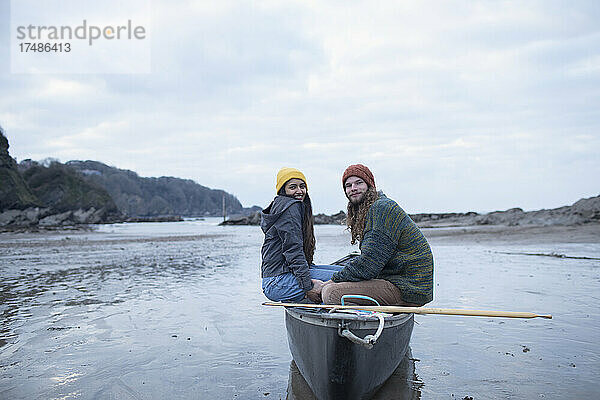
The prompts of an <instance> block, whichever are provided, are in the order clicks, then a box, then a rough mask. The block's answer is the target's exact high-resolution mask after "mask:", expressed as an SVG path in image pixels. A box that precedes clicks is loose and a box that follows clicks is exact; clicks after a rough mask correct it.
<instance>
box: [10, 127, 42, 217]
mask: <svg viewBox="0 0 600 400" xmlns="http://www.w3.org/2000/svg"><path fill="white" fill-rule="evenodd" d="M8 148H9V144H8V139H7V138H6V136H4V130H3V129H2V127H1V126H0V211H3V210H9V209H10V210H24V209H26V208H29V207H40V206H42V203H41V202H40V200H39V199H37V198H36V197H35V196H34V195H33V193H31V190H30V189H29V187H28V186H27V184H26V183H25V181H24V180H23V178H22V177H21V175H20V174H19V171H18V170H17V163H16V161H15V160H14V159H13V158H12V157H11V156H10V155H9V153H8Z"/></svg>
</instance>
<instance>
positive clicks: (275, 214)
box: [261, 168, 337, 303]
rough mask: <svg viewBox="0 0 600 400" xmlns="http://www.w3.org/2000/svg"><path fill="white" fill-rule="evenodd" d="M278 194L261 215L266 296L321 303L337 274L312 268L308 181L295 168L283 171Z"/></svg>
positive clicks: (324, 269)
mask: <svg viewBox="0 0 600 400" xmlns="http://www.w3.org/2000/svg"><path fill="white" fill-rule="evenodd" d="M275 190H276V193H277V196H275V199H274V200H273V201H272V202H271V204H269V206H268V207H267V208H265V209H264V210H263V211H262V214H261V216H262V219H261V228H262V230H263V232H264V234H265V241H264V243H263V246H262V249H261V256H262V265H261V277H262V289H263V293H264V294H265V296H267V298H269V299H270V300H273V301H285V302H300V301H307V300H310V301H313V302H316V303H319V302H320V301H321V299H320V291H321V290H320V289H321V286H322V284H323V281H324V280H328V279H330V277H331V275H333V273H334V272H335V270H330V268H329V267H328V266H315V265H313V255H314V252H315V233H314V225H313V215H312V203H311V201H310V197H309V196H308V185H307V180H306V177H305V176H304V174H303V173H302V172H300V171H299V170H297V169H295V168H282V169H281V170H279V172H278V173H277V178H276V181H275ZM336 270H337V269H336ZM307 298H308V299H307Z"/></svg>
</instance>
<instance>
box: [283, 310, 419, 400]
mask: <svg viewBox="0 0 600 400" xmlns="http://www.w3.org/2000/svg"><path fill="white" fill-rule="evenodd" d="M383 321H384V324H383V328H382V330H381V333H380V335H379V337H378V338H377V340H376V342H375V343H374V344H371V345H370V346H369V344H370V343H369V341H368V340H367V341H364V339H365V338H367V339H368V338H369V336H368V335H375V334H376V333H377V331H378V329H379V325H380V320H379V319H378V318H375V319H374V318H373V317H368V316H365V315H353V314H346V313H341V312H334V313H327V312H324V311H314V310H309V309H301V308H286V312H285V323H286V328H287V335H288V344H289V347H290V352H291V353H292V357H293V359H294V362H295V363H296V365H297V366H298V370H299V371H300V373H301V374H302V376H303V378H304V379H305V380H306V383H307V384H308V386H309V387H310V388H311V390H312V392H313V393H314V395H315V397H316V398H317V399H319V400H330V399H331V400H334V399H345V400H353V399H369V398H371V397H372V396H373V395H374V394H375V392H376V391H377V390H378V389H379V388H380V387H381V386H382V385H383V384H384V383H385V381H386V380H387V379H388V378H389V377H390V376H391V375H392V373H393V372H394V371H395V370H396V368H398V365H399V364H400V362H401V361H402V359H403V358H404V355H405V354H406V351H407V348H408V345H409V342H410V336H411V334H412V329H413V324H414V319H413V314H397V315H393V316H387V317H385V318H383ZM361 339H362V340H363V341H364V342H363V341H361ZM369 347H370V348H369Z"/></svg>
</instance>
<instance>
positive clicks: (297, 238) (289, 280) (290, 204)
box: [261, 164, 433, 306]
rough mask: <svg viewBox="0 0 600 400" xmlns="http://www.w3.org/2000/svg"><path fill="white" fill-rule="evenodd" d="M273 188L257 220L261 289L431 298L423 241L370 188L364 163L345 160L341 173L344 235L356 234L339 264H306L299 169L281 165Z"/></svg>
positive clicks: (324, 298)
mask: <svg viewBox="0 0 600 400" xmlns="http://www.w3.org/2000/svg"><path fill="white" fill-rule="evenodd" d="M275 188H276V192H277V196H276V197H275V199H274V200H273V202H272V203H271V204H270V205H269V206H268V207H267V208H266V209H264V210H263V212H262V221H261V228H262V230H263V232H264V233H265V241H264V244H263V246H262V251H261V253H262V273H261V275H262V289H263V292H264V294H265V296H267V297H268V298H269V299H270V300H273V301H282V302H308V301H310V302H313V303H321V302H323V303H325V304H340V302H341V298H342V296H343V295H346V294H352V295H362V296H369V297H371V298H373V299H375V300H377V302H379V304H381V305H401V306H422V305H424V304H426V303H428V302H430V301H431V300H432V299H433V255H432V253H431V248H430V247H429V244H428V243H427V240H426V239H425V237H424V236H423V234H422V233H421V231H420V230H419V228H418V227H417V225H416V224H415V223H414V222H413V221H412V219H411V218H410V217H409V216H408V214H406V212H404V210H402V208H400V207H399V206H398V204H397V203H396V202H395V201H393V200H391V199H388V198H387V197H386V196H385V195H384V194H383V193H382V192H377V191H376V188H375V178H374V177H373V174H372V173H371V171H370V170H369V168H367V167H366V166H364V165H362V164H356V165H351V166H349V167H348V168H347V169H346V170H345V171H344V174H343V175H342V188H343V190H344V192H345V194H346V197H347V198H348V214H347V225H348V228H349V229H350V233H351V235H352V239H351V243H352V244H355V243H356V242H357V241H358V242H359V247H360V250H361V254H360V255H359V256H357V257H356V258H355V259H354V260H353V261H352V262H351V263H350V264H348V265H347V266H345V267H341V266H337V265H314V264H313V254H314V252H315V235H314V226H313V215H312V204H311V201H310V197H309V196H308V185H307V180H306V177H305V176H304V174H303V173H302V172H300V171H298V170H297V169H294V168H283V169H281V170H280V171H279V172H278V173H277V181H276V185H275ZM352 302H353V303H358V304H368V302H365V301H363V300H361V299H357V300H355V299H353V300H352ZM371 304H372V303H371Z"/></svg>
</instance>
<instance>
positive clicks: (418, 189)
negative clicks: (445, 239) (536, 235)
mask: <svg viewBox="0 0 600 400" xmlns="http://www.w3.org/2000/svg"><path fill="white" fill-rule="evenodd" d="M40 4H41V7H43V5H44V2H40ZM152 4H153V5H152V24H151V26H150V29H149V38H150V40H151V43H152V66H151V67H152V68H151V69H152V73H150V74H130V75H127V74H121V75H116V74H94V75H92V74H71V75H69V74H11V73H10V67H9V65H8V63H7V62H6V61H5V62H4V63H2V66H0V68H1V70H0V94H1V95H0V124H1V125H2V126H3V127H4V129H5V130H6V134H7V136H8V139H9V141H10V145H11V147H10V152H11V155H12V156H13V157H16V158H17V159H18V160H22V159H25V158H32V159H43V158H45V157H55V158H58V159H59V160H60V161H62V162H66V161H68V160H73V159H80V160H85V159H91V160H98V161H101V162H104V163H106V164H109V165H113V166H116V167H119V168H124V169H131V170H133V171H136V172H137V173H138V174H139V175H141V176H176V177H181V178H189V179H193V180H195V181H196V182H198V183H200V184H202V185H205V186H209V187H212V188H219V189H224V190H226V191H228V192H230V193H232V194H234V195H236V196H237V197H238V199H239V200H240V201H241V202H242V204H243V205H245V206H251V205H255V204H256V205H261V206H266V205H267V204H268V202H269V201H270V200H271V199H272V197H273V195H274V181H275V174H276V172H277V170H278V169H279V168H281V167H283V166H291V167H296V168H299V169H300V170H302V171H303V172H304V173H305V174H306V176H307V178H308V185H309V193H310V194H311V197H312V199H313V207H314V209H315V212H326V213H333V212H337V211H338V210H340V209H344V208H345V202H346V200H345V197H344V196H343V192H342V190H341V182H340V177H341V174H342V172H343V170H344V169H345V167H346V166H348V165H349V164H353V163H357V162H360V163H364V164H366V165H368V166H369V167H370V168H371V170H372V171H373V173H374V174H375V178H376V182H377V186H378V188H380V189H383V190H384V192H386V194H387V195H388V196H389V197H392V198H393V199H395V200H396V201H398V203H399V204H400V205H401V206H402V207H403V208H404V209H405V210H407V211H408V212H443V211H462V212H464V211H470V210H472V211H478V212H487V211H493V210H504V209H507V208H511V207H522V208H523V209H526V210H532V209H540V208H554V207H558V206H562V205H567V204H571V203H573V202H575V201H576V200H578V199H580V198H582V197H590V196H596V195H598V194H600V178H599V176H600V157H599V155H598V154H599V151H600V112H599V110H600V23H599V21H600V2H598V1H595V0H592V1H547V0H544V1H525V2H521V1H514V2H507V1H441V0H440V1H403V2H399V1H364V2H362V1H327V2H324V1H304V0H303V1H261V2H250V1H219V2H216V1H208V0H206V1H176V2H167V1H159V0H154V1H153V3H152ZM0 13H1V20H0V25H1V26H2V28H0V29H2V36H1V42H2V52H3V54H5V55H6V54H7V53H8V47H7V42H8V40H9V27H8V25H9V24H8V22H9V19H10V2H9V1H8V0H0ZM2 58H3V59H4V60H6V59H8V58H7V57H6V56H5V57H2Z"/></svg>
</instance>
